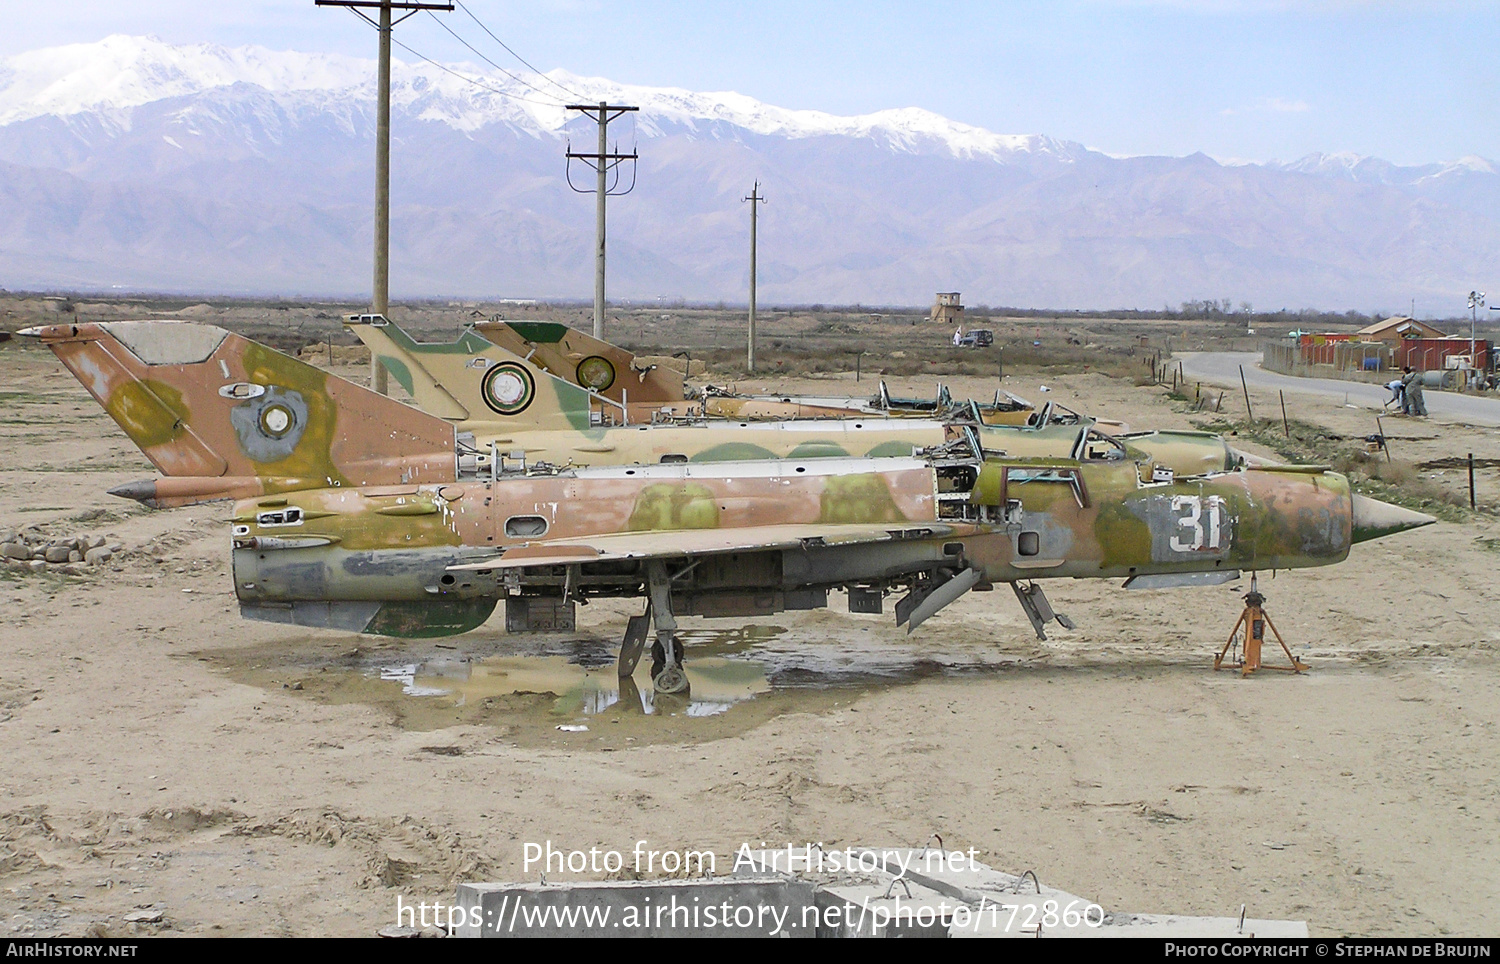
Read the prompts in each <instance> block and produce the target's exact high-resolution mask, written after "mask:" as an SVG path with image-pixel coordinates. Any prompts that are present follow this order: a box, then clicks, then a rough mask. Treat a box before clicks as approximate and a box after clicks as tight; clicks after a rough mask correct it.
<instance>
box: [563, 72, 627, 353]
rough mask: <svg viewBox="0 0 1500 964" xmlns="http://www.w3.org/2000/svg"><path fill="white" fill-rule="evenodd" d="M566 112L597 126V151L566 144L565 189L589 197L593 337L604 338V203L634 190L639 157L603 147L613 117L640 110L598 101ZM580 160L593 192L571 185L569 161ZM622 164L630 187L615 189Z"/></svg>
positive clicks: (617, 149)
mask: <svg viewBox="0 0 1500 964" xmlns="http://www.w3.org/2000/svg"><path fill="white" fill-rule="evenodd" d="M568 110H576V111H579V112H581V113H584V114H587V115H588V116H589V117H590V118H592V119H593V121H594V123H596V124H598V125H599V149H598V150H597V151H596V152H594V153H592V154H586V153H581V152H579V151H575V150H573V145H572V144H569V145H568V154H567V157H568V187H571V188H572V189H573V190H575V191H577V192H578V193H579V194H593V195H595V201H594V219H595V222H596V223H595V238H594V242H595V246H594V337H595V338H600V339H602V338H603V337H604V202H605V199H606V198H608V197H610V196H616V197H618V196H620V195H624V194H629V193H630V192H631V191H633V190H635V162H636V161H637V160H639V158H640V155H639V154H637V153H636V152H635V151H633V150H632V151H631V152H630V153H629V154H621V153H620V148H619V145H618V144H616V145H615V152H614V153H610V152H609V149H608V147H607V144H606V140H605V138H606V135H607V133H608V131H609V122H610V121H612V120H615V119H616V118H618V117H620V116H622V115H624V114H627V113H630V112H631V111H636V110H640V108H639V107H622V106H619V105H611V104H607V103H605V102H604V101H602V100H601V101H600V102H599V103H598V104H569V105H568ZM574 161H582V162H583V163H584V164H585V165H587V166H588V167H589V168H591V169H593V171H594V174H595V177H596V181H595V185H594V188H593V190H592V191H591V190H589V189H587V188H581V187H578V186H577V185H575V184H574V183H573V162H574ZM625 161H630V162H631V165H630V187H628V188H626V189H625V190H623V191H621V190H619V189H618V188H619V186H620V173H619V167H620V165H621V164H623V163H624V162H625ZM611 173H613V174H614V183H613V184H610V183H608V182H609V175H610V174H611Z"/></svg>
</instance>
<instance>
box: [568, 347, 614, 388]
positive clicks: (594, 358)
mask: <svg viewBox="0 0 1500 964" xmlns="http://www.w3.org/2000/svg"><path fill="white" fill-rule="evenodd" d="M577 375H578V384H580V385H582V386H583V387H584V388H587V389H589V390H590V391H595V392H602V391H605V390H606V389H608V388H609V386H611V385H613V384H614V383H615V366H614V365H613V364H612V363H611V362H610V360H609V359H608V358H605V357H603V356H602V355H590V356H589V357H587V358H585V359H584V360H583V361H581V362H579V363H578V369H577Z"/></svg>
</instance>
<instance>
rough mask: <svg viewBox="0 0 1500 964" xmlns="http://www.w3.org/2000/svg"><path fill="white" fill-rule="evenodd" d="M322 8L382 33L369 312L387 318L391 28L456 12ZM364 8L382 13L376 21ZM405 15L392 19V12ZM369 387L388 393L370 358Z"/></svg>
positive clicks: (437, 6)
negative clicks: (421, 15)
mask: <svg viewBox="0 0 1500 964" xmlns="http://www.w3.org/2000/svg"><path fill="white" fill-rule="evenodd" d="M315 2H316V4H317V5H318V6H320V7H348V8H349V9H350V10H353V11H354V12H355V13H357V14H359V15H360V16H361V17H363V18H364V19H365V20H367V21H369V23H370V25H371V26H372V27H374V28H375V29H376V30H378V31H380V68H379V83H378V87H379V95H378V107H377V108H376V112H375V283H374V292H373V294H372V295H371V298H370V310H371V311H372V312H373V313H374V314H377V315H384V314H386V313H387V312H389V311H390V307H391V29H392V28H393V27H395V25H396V24H398V23H400V22H401V21H402V20H405V19H406V18H407V17H410V16H412V15H413V14H415V13H417V12H418V11H421V10H447V11H450V12H451V11H452V10H453V4H451V3H414V2H407V0H315ZM361 7H369V8H374V9H378V10H379V11H380V19H379V21H378V22H377V21H376V20H373V19H371V18H370V16H369V15H368V14H366V13H365V12H364V10H362V9H360V8H361ZM393 10H403V11H405V13H404V14H403V15H402V16H401V17H400V18H398V19H397V20H395V21H394V22H393V21H392V20H391V11H393ZM370 385H371V387H373V388H374V389H375V391H377V392H379V393H380V394H382V395H386V394H389V391H388V389H389V383H388V381H387V379H386V371H385V366H383V365H381V364H380V362H378V361H376V360H375V356H374V355H373V354H371V356H370Z"/></svg>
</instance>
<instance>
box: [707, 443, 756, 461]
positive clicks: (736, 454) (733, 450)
mask: <svg viewBox="0 0 1500 964" xmlns="http://www.w3.org/2000/svg"><path fill="white" fill-rule="evenodd" d="M774 458H776V453H775V452H772V451H771V450H770V449H768V448H762V447H761V446H759V445H755V444H752V443H750V442H724V443H721V444H719V445H714V446H711V447H709V448H706V449H704V450H703V451H701V452H699V453H698V454H697V455H694V456H693V457H692V458H691V459H690V461H693V462H749V461H755V460H758V459H774Z"/></svg>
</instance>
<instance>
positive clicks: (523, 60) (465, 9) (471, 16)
mask: <svg viewBox="0 0 1500 964" xmlns="http://www.w3.org/2000/svg"><path fill="white" fill-rule="evenodd" d="M455 2H456V3H458V5H459V7H460V8H461V9H462V10H463V12H464V13H466V14H468V15H469V19H470V20H472V21H474V22H475V23H477V24H479V29H480V30H483V31H484V32H485V33H487V34H489V35H490V39H491V40H493V41H495V43H497V44H499V45H500V46H502V47H504V48H505V52H506V53H508V54H510V55H511V56H512V57H514V58H516V59H517V60H519V61H520V62H521V63H523V64H525V65H526V66H527V67H528V68H530V69H531V72H532V73H534V74H536V75H537V76H538V77H541V78H542V79H544V80H546V81H547V83H549V84H552V85H553V86H555V87H557V88H559V89H560V90H562V91H564V92H565V93H568V94H571V95H572V96H573V97H576V98H578V99H580V100H581V99H582V98H583V95H582V94H580V93H578V92H577V91H576V90H573V89H572V88H569V87H564V86H563V85H562V84H560V83H558V82H557V81H555V80H553V79H552V78H551V77H548V76H547V75H546V74H544V73H542V72H541V71H540V70H537V69H536V67H535V66H534V65H533V64H532V63H531V61H529V60H527V59H526V58H525V57H522V56H521V55H520V54H518V53H516V52H515V51H514V50H512V49H510V45H509V44H507V43H506V42H505V41H503V40H501V39H500V38H499V37H497V36H495V32H494V31H493V30H491V29H490V28H489V27H486V26H485V25H484V23H483V22H482V21H481V20H480V19H479V18H478V17H476V16H474V11H472V10H470V9H469V8H468V7H465V6H464V5H463V2H462V0H455ZM481 56H482V55H481Z"/></svg>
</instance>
